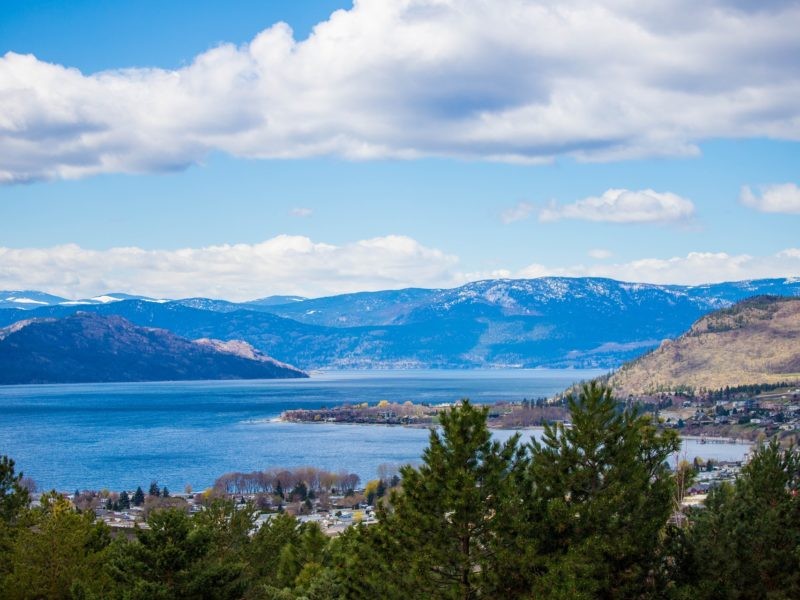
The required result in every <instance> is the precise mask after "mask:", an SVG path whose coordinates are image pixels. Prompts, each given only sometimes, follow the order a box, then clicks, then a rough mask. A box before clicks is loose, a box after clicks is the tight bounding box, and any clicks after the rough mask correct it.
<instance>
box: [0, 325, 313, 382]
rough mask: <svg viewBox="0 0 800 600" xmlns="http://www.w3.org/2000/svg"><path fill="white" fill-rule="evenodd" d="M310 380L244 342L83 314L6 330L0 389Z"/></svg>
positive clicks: (1, 335) (0, 344) (0, 338)
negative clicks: (180, 333) (7, 386)
mask: <svg viewBox="0 0 800 600" xmlns="http://www.w3.org/2000/svg"><path fill="white" fill-rule="evenodd" d="M296 377H307V375H306V374H305V373H303V372H302V371H300V370H298V369H295V368H294V367H290V366H288V365H284V364H281V363H278V362H276V361H274V360H272V359H271V358H269V357H267V356H264V355H262V354H260V353H257V352H254V351H253V349H252V348H249V347H247V346H246V345H244V344H241V343H239V344H234V343H233V342H228V343H227V344H222V343H219V342H216V341H214V340H202V341H201V342H199V343H198V342H192V341H191V340H188V339H185V338H182V337H178V336H176V335H175V334H173V333H170V332H168V331H165V330H162V329H150V328H144V327H137V326H135V325H133V324H132V323H130V322H129V321H127V320H126V319H123V318H121V317H118V316H107V317H106V316H100V315H97V314H94V313H88V312H79V313H76V314H74V315H71V316H68V317H65V318H62V319H41V320H39V319H33V320H25V321H23V322H20V323H16V324H13V325H11V326H10V327H7V328H5V329H3V330H0V384H24V383H78V382H87V383H88V382H110V381H175V380H193V379H272V378H296Z"/></svg>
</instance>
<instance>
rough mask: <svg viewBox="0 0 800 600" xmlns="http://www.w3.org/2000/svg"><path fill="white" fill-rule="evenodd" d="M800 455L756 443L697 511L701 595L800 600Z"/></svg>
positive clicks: (693, 532) (696, 592)
mask: <svg viewBox="0 0 800 600" xmlns="http://www.w3.org/2000/svg"><path fill="white" fill-rule="evenodd" d="M798 493H800V455H798V451H797V450H796V449H795V448H789V449H786V450H784V449H782V448H781V447H780V445H779V444H778V442H777V441H773V442H771V443H770V444H768V445H765V446H762V447H759V448H758V449H756V451H755V452H754V454H753V457H752V459H751V460H750V462H749V463H748V464H747V465H746V466H745V467H744V468H743V469H742V473H741V475H740V476H739V478H738V479H737V480H736V482H735V483H734V484H733V485H727V484H726V485H722V486H720V487H718V488H715V489H713V490H712V491H711V492H710V493H709V495H708V498H707V499H706V506H705V508H704V509H700V510H698V511H696V513H695V514H694V515H692V520H693V522H694V524H693V526H692V527H691V528H690V529H689V539H690V542H691V544H690V545H691V547H692V549H693V552H694V569H695V570H696V573H697V577H698V579H697V583H696V584H695V585H694V586H693V589H692V590H691V595H692V596H693V597H698V598H732V599H737V598H756V599H757V598H765V599H766V598H769V599H782V598H786V599H789V598H800V496H798Z"/></svg>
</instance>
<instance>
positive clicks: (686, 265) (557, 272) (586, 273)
mask: <svg viewBox="0 0 800 600" xmlns="http://www.w3.org/2000/svg"><path fill="white" fill-rule="evenodd" d="M549 275H554V276H562V277H609V278H611V279H618V280H621V281H633V282H641V283H659V284H670V283H675V284H684V285H700V284H704V283H716V282H721V281H744V280H747V279H764V278H771V277H797V276H798V275H800V248H787V249H786V250H782V251H780V252H778V253H776V254H774V255H771V256H761V257H759V256H750V255H748V254H728V253H725V252H690V253H689V254H687V255H686V256H675V257H672V258H666V259H662V258H642V259H639V260H633V261H630V262H626V263H617V264H600V265H588V266H587V265H574V266H571V267H559V268H552V267H548V266H545V265H542V264H536V263H535V264H531V265H529V266H527V267H525V268H524V269H522V270H520V271H519V272H518V273H517V276H519V277H544V276H549Z"/></svg>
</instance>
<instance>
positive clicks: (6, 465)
mask: <svg viewBox="0 0 800 600" xmlns="http://www.w3.org/2000/svg"><path fill="white" fill-rule="evenodd" d="M22 477H23V474H22V473H15V472H14V461H13V460H12V459H11V458H9V457H8V456H0V524H12V523H13V522H14V521H16V519H17V517H18V516H19V514H20V513H21V512H22V510H23V509H24V508H25V507H26V506H28V502H29V501H30V498H29V495H28V490H27V488H25V487H24V486H23V485H21V481H22Z"/></svg>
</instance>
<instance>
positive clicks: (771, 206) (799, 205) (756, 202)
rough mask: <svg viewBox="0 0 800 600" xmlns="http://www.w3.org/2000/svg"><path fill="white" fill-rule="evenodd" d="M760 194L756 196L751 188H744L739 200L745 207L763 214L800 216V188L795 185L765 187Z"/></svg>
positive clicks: (760, 190) (784, 184) (785, 184)
mask: <svg viewBox="0 0 800 600" xmlns="http://www.w3.org/2000/svg"><path fill="white" fill-rule="evenodd" d="M759 192H760V193H759V194H758V195H756V194H754V193H753V190H751V189H750V187H749V186H744V187H743V188H742V193H741V195H740V196H739V199H740V200H741V202H742V204H744V205H745V206H749V207H750V208H755V209H756V210H760V211H761V212H769V213H785V214H800V187H797V185H795V184H794V183H782V184H775V185H767V186H763V187H762V188H760V189H759Z"/></svg>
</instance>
